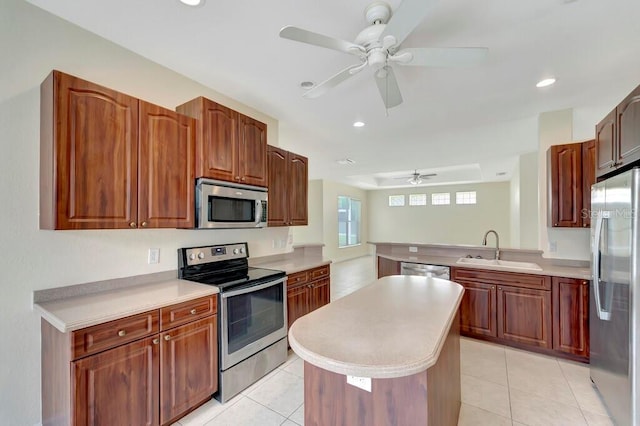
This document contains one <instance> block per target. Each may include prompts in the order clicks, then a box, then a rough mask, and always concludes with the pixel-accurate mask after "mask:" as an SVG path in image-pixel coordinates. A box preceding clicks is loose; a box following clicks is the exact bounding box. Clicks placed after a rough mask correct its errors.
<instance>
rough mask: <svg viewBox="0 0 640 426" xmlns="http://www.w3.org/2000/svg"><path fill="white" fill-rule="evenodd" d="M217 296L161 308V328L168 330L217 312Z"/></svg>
mask: <svg viewBox="0 0 640 426" xmlns="http://www.w3.org/2000/svg"><path fill="white" fill-rule="evenodd" d="M216 301H217V299H216V297H215V296H207V297H201V298H200V299H194V300H189V301H187V302H183V303H178V304H176V305H171V306H167V307H166V308H162V309H160V329H161V330H167V329H169V328H173V327H176V326H178V325H182V324H187V323H189V322H191V321H195V320H197V319H200V318H204V317H206V316H209V315H213V314H215V313H216V312H217V303H216Z"/></svg>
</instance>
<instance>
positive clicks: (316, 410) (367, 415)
mask: <svg viewBox="0 0 640 426" xmlns="http://www.w3.org/2000/svg"><path fill="white" fill-rule="evenodd" d="M427 421H428V420H427V374H426V372H422V373H418V374H414V375H411V376H405V377H398V378H395V379H372V383H371V392H367V391H365V390H362V389H359V388H356V387H355V386H351V385H348V384H347V378H346V376H345V375H342V374H337V373H333V372H331V371H327V370H324V369H322V368H319V367H316V366H314V365H313V364H310V363H308V362H305V363H304V424H305V425H307V426H326V425H367V426H387V425H396V426H415V425H426V424H427Z"/></svg>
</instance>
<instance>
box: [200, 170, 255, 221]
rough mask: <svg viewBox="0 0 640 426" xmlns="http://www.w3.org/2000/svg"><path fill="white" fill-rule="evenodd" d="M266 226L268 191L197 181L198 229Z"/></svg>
mask: <svg viewBox="0 0 640 426" xmlns="http://www.w3.org/2000/svg"><path fill="white" fill-rule="evenodd" d="M265 226H267V188H261V187H259V186H250V185H241V184H235V183H232V182H225V181H220V180H213V179H205V178H200V179H198V180H197V181H196V228H203V229H205V228H222V229H229V228H262V227H265Z"/></svg>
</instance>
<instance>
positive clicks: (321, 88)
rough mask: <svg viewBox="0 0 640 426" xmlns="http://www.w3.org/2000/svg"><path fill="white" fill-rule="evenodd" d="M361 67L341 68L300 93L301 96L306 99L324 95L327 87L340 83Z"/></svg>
mask: <svg viewBox="0 0 640 426" xmlns="http://www.w3.org/2000/svg"><path fill="white" fill-rule="evenodd" d="M361 69H362V65H361V64H358V65H349V66H348V67H347V68H345V69H343V70H342V71H340V72H339V73H337V74H336V75H334V76H332V77H329V78H328V79H327V80H325V81H323V82H322V83H318V84H316V85H315V86H313V87H312V88H311V89H309V90H307V91H306V92H304V93H303V94H302V96H303V97H305V98H308V99H313V98H317V97H318V96H321V95H324V94H325V93H327V92H328V91H329V89H333V88H334V87H336V86H337V85H338V84H340V83H342V82H343V81H345V80H346V79H348V78H349V77H352V76H354V75H355V74H357V73H358V71H360V70H361Z"/></svg>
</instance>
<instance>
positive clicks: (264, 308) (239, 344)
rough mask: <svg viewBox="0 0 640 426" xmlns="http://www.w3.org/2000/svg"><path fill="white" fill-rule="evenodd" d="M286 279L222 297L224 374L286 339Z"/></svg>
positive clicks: (232, 291)
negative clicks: (225, 371) (241, 362)
mask: <svg viewBox="0 0 640 426" xmlns="http://www.w3.org/2000/svg"><path fill="white" fill-rule="evenodd" d="M286 298H287V292H286V278H281V279H278V280H273V281H269V282H266V283H261V284H258V285H256V286H253V287H247V288H243V289H240V290H235V291H234V290H230V291H227V292H224V293H220V300H221V303H220V305H221V306H220V328H221V330H220V331H221V339H220V361H221V362H220V364H221V369H222V370H223V371H224V370H226V369H228V368H230V367H232V366H234V365H235V364H237V363H239V362H240V361H242V360H245V359H247V358H249V357H250V356H251V355H253V354H255V353H257V352H259V351H261V350H262V349H264V348H266V347H267V346H269V345H272V344H273V343H275V342H277V341H279V340H281V339H283V338H285V337H286V336H287V303H286V300H287V299H286Z"/></svg>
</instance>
